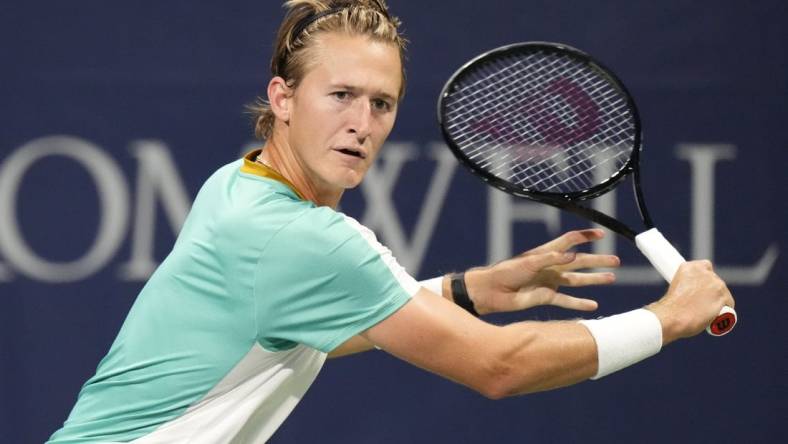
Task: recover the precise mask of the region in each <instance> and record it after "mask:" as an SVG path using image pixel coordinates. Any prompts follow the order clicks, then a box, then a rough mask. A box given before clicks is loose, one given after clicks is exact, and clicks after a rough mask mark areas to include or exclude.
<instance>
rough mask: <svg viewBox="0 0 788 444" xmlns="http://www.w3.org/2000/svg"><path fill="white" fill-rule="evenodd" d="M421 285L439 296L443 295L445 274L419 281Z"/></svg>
mask: <svg viewBox="0 0 788 444" xmlns="http://www.w3.org/2000/svg"><path fill="white" fill-rule="evenodd" d="M419 285H421V286H422V287H424V288H426V289H427V290H429V291H431V292H433V293H435V294H437V295H438V296H443V276H438V277H435V278H432V279H427V280H426V281H419Z"/></svg>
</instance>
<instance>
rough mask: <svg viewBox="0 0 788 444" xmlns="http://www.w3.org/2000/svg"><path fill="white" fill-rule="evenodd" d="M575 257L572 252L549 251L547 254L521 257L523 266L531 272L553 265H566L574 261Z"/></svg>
mask: <svg viewBox="0 0 788 444" xmlns="http://www.w3.org/2000/svg"><path fill="white" fill-rule="evenodd" d="M575 256H576V253H575V252H574V251H569V252H560V251H550V252H547V253H541V254H534V255H530V256H525V257H523V261H524V262H525V266H526V267H527V268H529V269H530V270H531V271H539V270H543V269H545V268H547V267H552V266H554V265H566V264H568V263H570V262H572V261H574V260H575Z"/></svg>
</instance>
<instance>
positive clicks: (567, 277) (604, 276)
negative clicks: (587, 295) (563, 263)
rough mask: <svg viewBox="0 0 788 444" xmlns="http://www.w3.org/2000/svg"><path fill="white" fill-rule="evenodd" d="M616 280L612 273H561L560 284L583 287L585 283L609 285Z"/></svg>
mask: <svg viewBox="0 0 788 444" xmlns="http://www.w3.org/2000/svg"><path fill="white" fill-rule="evenodd" d="M615 281H616V275H615V274H613V273H607V272H606V273H561V277H560V284H559V285H562V286H564V287H585V286H586V285H609V284H612V283H613V282H615Z"/></svg>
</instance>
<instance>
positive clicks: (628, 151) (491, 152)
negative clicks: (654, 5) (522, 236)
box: [438, 42, 737, 336]
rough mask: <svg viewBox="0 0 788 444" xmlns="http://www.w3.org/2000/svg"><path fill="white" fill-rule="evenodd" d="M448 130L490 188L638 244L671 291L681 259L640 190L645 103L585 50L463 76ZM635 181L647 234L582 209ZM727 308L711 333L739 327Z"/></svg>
mask: <svg viewBox="0 0 788 444" xmlns="http://www.w3.org/2000/svg"><path fill="white" fill-rule="evenodd" d="M438 121H439V123H440V126H441V130H442V132H443V137H444V138H445V140H446V142H447V144H448V146H449V148H450V149H451V150H452V152H453V153H454V155H455V156H456V157H457V158H458V159H459V161H460V162H461V163H462V164H463V165H464V166H465V167H467V168H468V169H470V170H471V171H472V172H473V173H475V174H476V175H478V176H479V177H481V178H482V179H484V180H485V181H486V182H487V183H488V184H490V185H492V186H494V187H496V188H498V189H500V190H503V191H505V192H507V193H510V194H512V195H515V196H520V197H525V198H527V199H531V200H535V201H538V202H542V203H546V204H549V205H553V206H555V207H558V208H560V209H562V210H566V211H569V212H572V213H574V214H577V215H579V216H581V217H584V218H586V219H589V220H591V221H593V222H596V223H598V224H600V225H602V226H604V227H607V228H609V229H610V230H612V231H614V232H616V233H618V234H620V235H622V236H624V237H625V238H627V239H629V240H630V241H633V242H634V243H635V245H636V246H637V248H638V249H639V250H640V251H641V252H642V253H643V254H644V255H645V256H646V258H648V260H649V261H650V262H651V263H652V264H653V265H654V267H655V268H656V269H657V271H658V272H659V273H660V274H661V275H662V277H664V278H665V280H667V281H668V282H670V281H671V280H672V279H673V276H674V275H675V273H676V270H677V269H678V267H679V265H681V264H682V263H683V262H684V258H683V257H682V256H681V254H680V253H679V252H678V251H677V250H676V249H675V248H674V247H673V246H672V245H671V244H670V242H668V241H667V240H666V239H665V237H664V236H663V235H662V234H661V233H660V232H659V230H657V229H656V228H655V227H654V224H653V222H652V221H651V217H650V216H649V213H648V210H647V209H646V204H645V200H644V198H643V192H642V189H641V186H640V168H639V156H640V150H641V127H640V118H639V116H638V111H637V108H636V106H635V102H634V100H633V99H632V96H631V95H630V94H629V92H628V91H627V89H626V88H625V87H624V85H623V84H622V83H621V81H620V80H618V78H617V77H616V76H615V75H614V74H613V73H612V72H611V71H610V70H608V69H607V68H605V67H603V66H602V65H601V64H600V63H598V62H596V61H595V60H593V59H592V58H591V57H590V56H589V55H588V54H585V53H583V52H581V51H579V50H577V49H575V48H572V47H569V46H566V45H561V44H555V43H547V42H526V43H516V44H513V45H508V46H504V47H500V48H496V49H493V50H491V51H489V52H486V53H484V54H482V55H480V56H478V57H476V58H474V59H473V60H471V61H469V62H468V63H466V64H465V65H464V66H462V67H461V68H460V69H459V70H458V71H457V72H455V73H454V75H452V76H451V78H450V79H449V81H448V82H447V83H446V86H444V88H443V91H442V92H441V95H440V98H439V100H438ZM629 175H631V176H632V182H633V184H634V194H635V201H636V202H637V206H638V209H639V211H640V218H641V220H642V221H643V225H644V227H645V230H644V231H643V232H641V233H636V232H635V231H634V230H633V229H632V228H630V227H629V226H627V225H626V224H624V223H623V222H621V221H619V220H617V219H615V218H613V217H611V216H608V215H606V214H604V213H601V212H599V211H597V210H594V209H593V208H589V207H587V206H584V205H582V204H581V202H582V201H584V200H588V199H593V198H595V197H598V196H600V195H602V194H604V193H606V192H608V191H610V190H611V189H613V188H614V187H615V186H616V185H617V184H619V183H620V182H621V181H622V180H623V179H624V178H625V177H627V176H629ZM736 321H737V316H736V312H735V311H734V310H733V309H732V308H730V307H723V308H722V310H721V311H720V314H719V316H718V317H717V318H716V319H714V321H713V322H712V323H711V324H710V325H709V327H708V328H707V329H706V331H707V332H708V333H709V334H711V335H714V336H722V335H724V334H726V333H728V332H729V331H731V329H733V327H734V325H736Z"/></svg>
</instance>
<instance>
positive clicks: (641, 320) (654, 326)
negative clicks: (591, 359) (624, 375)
mask: <svg viewBox="0 0 788 444" xmlns="http://www.w3.org/2000/svg"><path fill="white" fill-rule="evenodd" d="M580 323H581V324H583V325H584V326H585V327H586V328H587V329H588V331H589V332H590V333H591V336H593V337H594V342H595V343H596V349H597V372H596V374H595V375H594V376H592V377H591V379H599V378H602V377H604V376H607V375H609V374H611V373H613V372H616V371H618V370H621V369H623V368H625V367H628V366H630V365H632V364H635V363H637V362H640V361H642V360H643V359H646V358H648V357H649V356H653V355H655V354H657V353H659V351H660V349H661V348H662V345H663V343H662V331H661V322H660V320H659V319H658V317H657V316H656V314H655V313H654V312H652V311H650V310H646V309H638V310H632V311H630V312H626V313H621V314H618V315H614V316H610V317H607V318H600V319H593V320H581V321H580Z"/></svg>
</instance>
